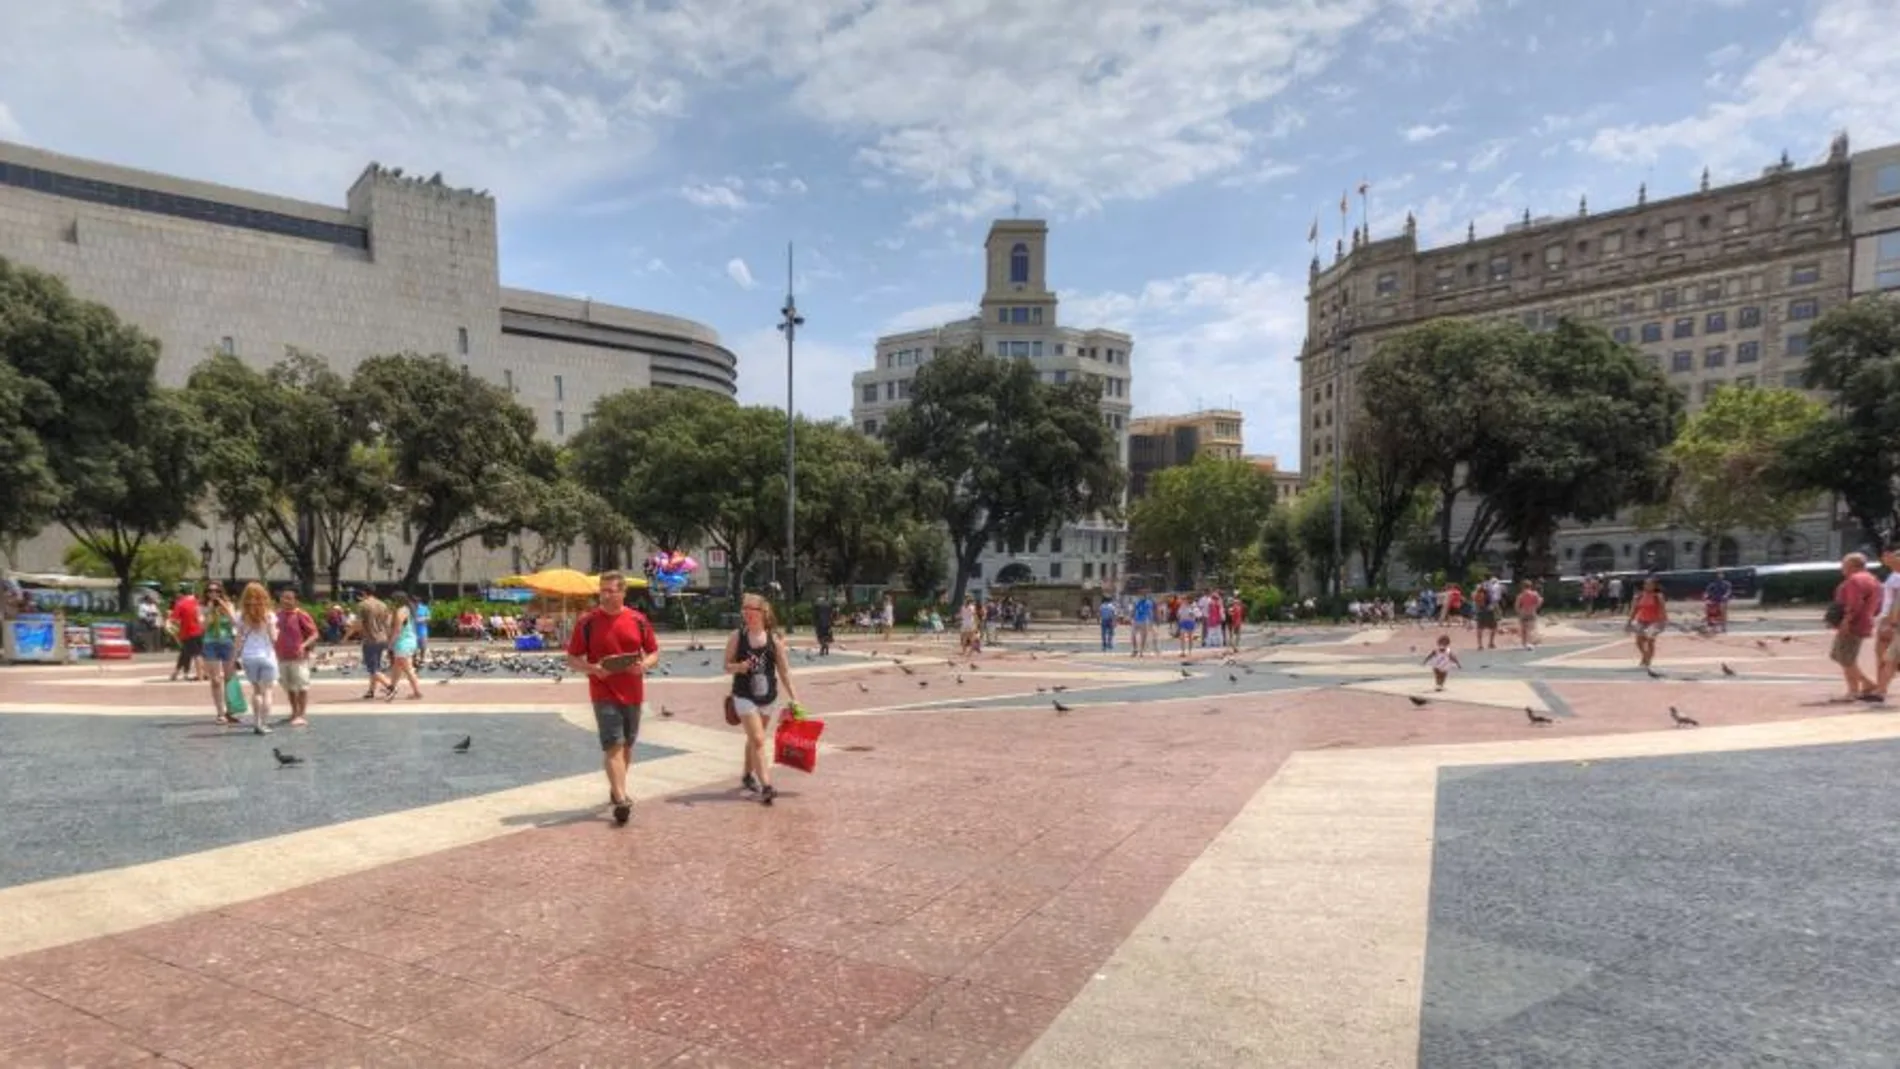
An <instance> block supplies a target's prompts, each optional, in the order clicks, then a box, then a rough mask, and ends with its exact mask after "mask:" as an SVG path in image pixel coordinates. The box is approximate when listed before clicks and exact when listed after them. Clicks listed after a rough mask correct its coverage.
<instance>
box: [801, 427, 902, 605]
mask: <svg viewBox="0 0 1900 1069" xmlns="http://www.w3.org/2000/svg"><path fill="white" fill-rule="evenodd" d="M800 424H801V425H800V427H799V428H798V523H797V534H798V539H799V552H800V555H801V556H802V557H803V558H804V559H805V560H807V561H809V562H810V564H811V567H812V570H813V571H814V572H815V573H816V574H817V575H819V576H821V577H822V578H823V579H824V581H825V582H826V583H827V584H829V585H831V586H834V587H843V586H849V585H850V584H852V583H856V582H870V583H883V582H886V581H888V580H889V578H890V576H891V574H892V573H893V572H895V571H896V570H897V569H898V567H899V565H900V563H901V562H900V560H899V555H898V549H899V546H900V543H901V540H902V538H903V535H904V532H905V528H906V526H907V524H908V523H909V522H910V521H912V520H914V519H916V518H917V516H916V513H915V510H914V509H913V508H912V507H911V505H910V499H909V497H907V496H906V494H905V490H906V488H907V483H906V479H905V474H904V472H903V471H902V470H901V469H899V468H898V467H897V466H896V465H894V464H892V463H891V458H890V452H889V450H888V449H886V448H885V446H884V443H882V442H880V441H878V440H876V439H874V438H870V437H867V436H865V435H863V434H860V433H858V432H857V431H856V430H855V429H853V428H852V427H850V426H848V425H846V424H843V423H835V422H827V423H805V422H804V421H802V420H801V421H800Z"/></svg>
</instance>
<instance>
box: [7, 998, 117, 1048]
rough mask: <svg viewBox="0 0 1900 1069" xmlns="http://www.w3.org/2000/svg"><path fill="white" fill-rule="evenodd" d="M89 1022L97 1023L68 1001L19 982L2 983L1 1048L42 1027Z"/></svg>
mask: <svg viewBox="0 0 1900 1069" xmlns="http://www.w3.org/2000/svg"><path fill="white" fill-rule="evenodd" d="M89 1023H95V1022H94V1019H93V1018H91V1017H88V1016H86V1015H85V1014H83V1013H80V1012H79V1011H78V1010H75V1009H73V1008H71V1007H70V1006H67V1005H65V1004H64V1003H61V1002H57V1001H55V1000H53V999H50V998H47V997H46V996H45V995H42V994H39V993H38V992H34V991H29V990H27V989H26V988H24V987H20V986H19V985H17V984H10V983H0V1047H4V1046H6V1044H8V1043H9V1042H13V1041H15V1040H19V1039H23V1038H25V1037H26V1036H28V1035H30V1034H31V1033H33V1032H37V1031H40V1030H42V1029H47V1028H54V1027H65V1026H71V1025H82V1026H83V1025H86V1024H89Z"/></svg>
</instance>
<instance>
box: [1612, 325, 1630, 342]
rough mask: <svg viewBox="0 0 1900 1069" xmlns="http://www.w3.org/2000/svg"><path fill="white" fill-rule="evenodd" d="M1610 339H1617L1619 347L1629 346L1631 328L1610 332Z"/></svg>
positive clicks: (1618, 328)
mask: <svg viewBox="0 0 1900 1069" xmlns="http://www.w3.org/2000/svg"><path fill="white" fill-rule="evenodd" d="M1610 337H1612V338H1615V339H1616V343H1617V344H1618V345H1628V344H1629V343H1630V338H1631V334H1630V328H1628V327H1617V328H1616V329H1615V330H1612V331H1610Z"/></svg>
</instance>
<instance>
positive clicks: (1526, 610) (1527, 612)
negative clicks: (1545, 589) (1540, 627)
mask: <svg viewBox="0 0 1900 1069" xmlns="http://www.w3.org/2000/svg"><path fill="white" fill-rule="evenodd" d="M1543 607H1544V595H1542V594H1540V593H1538V592H1537V586H1536V584H1534V583H1532V582H1531V581H1530V580H1529V579H1526V580H1524V581H1523V582H1521V583H1519V584H1518V590H1517V639H1518V644H1519V645H1521V646H1523V647H1524V648H1525V649H1527V650H1534V649H1536V648H1537V611H1538V610H1539V609H1542V608H1543ZM1492 641H1493V642H1496V641H1497V640H1496V639H1495V638H1494V639H1492Z"/></svg>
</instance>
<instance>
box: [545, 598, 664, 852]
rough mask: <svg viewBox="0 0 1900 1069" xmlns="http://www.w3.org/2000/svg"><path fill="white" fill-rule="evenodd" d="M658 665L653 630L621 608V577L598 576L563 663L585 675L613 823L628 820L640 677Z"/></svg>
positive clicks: (632, 611) (623, 605) (643, 696)
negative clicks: (594, 598) (593, 603)
mask: <svg viewBox="0 0 1900 1069" xmlns="http://www.w3.org/2000/svg"><path fill="white" fill-rule="evenodd" d="M659 663H660V644H659V641H658V640H657V639H656V638H654V636H653V625H652V624H650V623H648V622H647V618H646V617H645V616H644V615H642V614H641V613H640V611H639V610H638V609H634V608H630V607H629V606H628V605H627V577H626V576H625V575H623V574H621V573H620V572H602V573H601V575H600V600H599V603H598V605H597V607H595V608H593V609H589V610H588V611H587V612H585V613H583V614H582V615H581V618H580V620H579V622H578V623H576V624H575V626H574V633H573V634H572V635H570V636H569V637H568V645H567V664H568V667H569V668H572V669H573V670H574V671H576V672H584V673H586V675H587V697H588V698H589V699H590V700H591V701H592V702H593V705H594V724H595V726H596V727H597V728H598V729H599V735H600V749H601V755H602V756H601V763H602V764H603V766H604V767H605V769H606V773H607V802H608V804H609V805H611V806H613V811H614V824H616V825H618V826H625V825H626V823H627V821H628V819H629V818H631V817H632V816H633V799H632V798H630V797H628V795H627V772H628V770H629V769H630V768H631V767H632V765H633V747H634V744H635V743H636V742H638V741H639V740H640V714H641V710H642V706H643V703H644V702H645V701H646V674H647V672H648V671H649V670H651V669H652V668H653V667H654V666H656V665H658V664H659Z"/></svg>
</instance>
